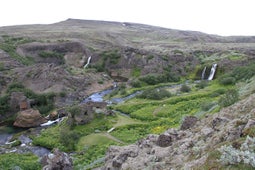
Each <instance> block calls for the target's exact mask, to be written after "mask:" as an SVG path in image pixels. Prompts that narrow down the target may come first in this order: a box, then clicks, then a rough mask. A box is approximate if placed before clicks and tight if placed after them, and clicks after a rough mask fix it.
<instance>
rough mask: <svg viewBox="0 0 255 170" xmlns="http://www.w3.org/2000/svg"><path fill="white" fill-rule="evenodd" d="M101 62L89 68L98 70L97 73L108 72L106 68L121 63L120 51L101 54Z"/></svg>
mask: <svg viewBox="0 0 255 170" xmlns="http://www.w3.org/2000/svg"><path fill="white" fill-rule="evenodd" d="M100 57H101V59H100V61H99V62H97V63H96V64H94V65H92V66H89V67H93V68H95V69H96V71H97V72H103V71H107V69H106V66H108V67H110V66H114V65H116V64H118V63H119V60H120V58H121V55H120V53H119V51H118V50H111V51H104V52H102V53H101V54H100ZM109 65H110V66H109Z"/></svg>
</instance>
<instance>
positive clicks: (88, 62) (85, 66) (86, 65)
mask: <svg viewBox="0 0 255 170" xmlns="http://www.w3.org/2000/svg"><path fill="white" fill-rule="evenodd" d="M90 60H91V56H89V58H88V61H87V63H86V64H85V65H84V67H83V68H87V67H88V65H89V64H90Z"/></svg>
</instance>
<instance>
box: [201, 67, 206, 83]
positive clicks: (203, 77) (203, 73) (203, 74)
mask: <svg viewBox="0 0 255 170" xmlns="http://www.w3.org/2000/svg"><path fill="white" fill-rule="evenodd" d="M205 71H206V67H205V68H204V69H203V72H202V77H201V79H202V80H204V79H205Z"/></svg>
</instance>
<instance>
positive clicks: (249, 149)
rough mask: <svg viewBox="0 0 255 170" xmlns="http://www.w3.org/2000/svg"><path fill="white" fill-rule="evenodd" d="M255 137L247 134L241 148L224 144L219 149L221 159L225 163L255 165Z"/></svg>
mask: <svg viewBox="0 0 255 170" xmlns="http://www.w3.org/2000/svg"><path fill="white" fill-rule="evenodd" d="M254 147H255V138H251V137H249V136H247V138H246V140H245V141H244V143H243V144H242V145H241V147H240V149H235V148H233V147H232V146H226V145H224V146H222V147H221V148H220V149H219V151H220V152H221V157H220V161H221V162H222V163H223V164H226V165H229V164H232V165H235V164H240V163H244V164H249V165H251V166H252V167H255V152H254V151H255V150H254Z"/></svg>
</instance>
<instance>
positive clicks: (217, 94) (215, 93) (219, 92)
mask: <svg viewBox="0 0 255 170" xmlns="http://www.w3.org/2000/svg"><path fill="white" fill-rule="evenodd" d="M225 92H226V90H225V89H217V90H215V91H214V92H213V93H212V94H211V95H210V97H218V96H220V95H222V94H224V93H225Z"/></svg>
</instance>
